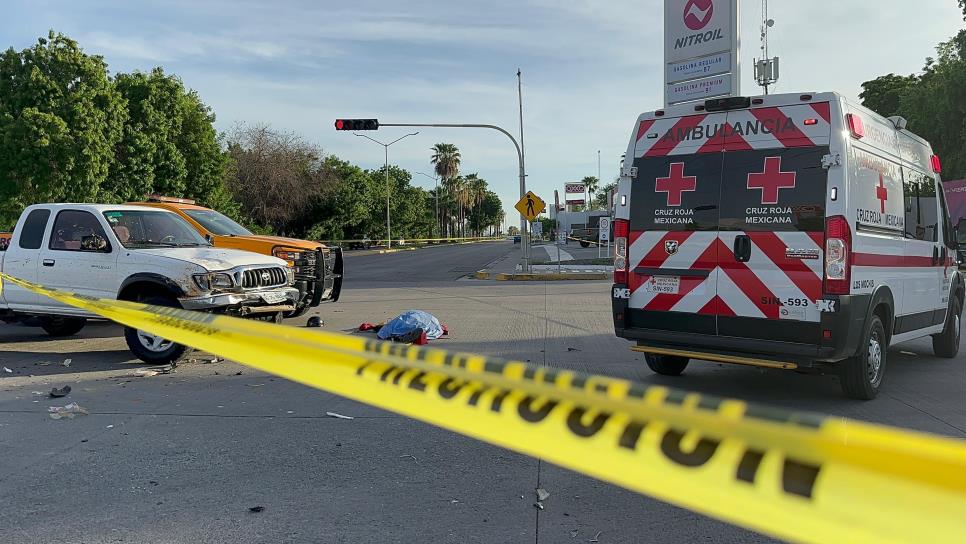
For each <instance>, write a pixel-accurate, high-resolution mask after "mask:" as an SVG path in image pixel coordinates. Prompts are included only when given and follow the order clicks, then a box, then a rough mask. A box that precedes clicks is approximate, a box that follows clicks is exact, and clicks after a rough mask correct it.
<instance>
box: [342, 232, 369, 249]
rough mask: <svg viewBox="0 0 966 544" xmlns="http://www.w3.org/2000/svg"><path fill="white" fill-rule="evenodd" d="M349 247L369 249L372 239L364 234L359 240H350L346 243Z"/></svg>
mask: <svg viewBox="0 0 966 544" xmlns="http://www.w3.org/2000/svg"><path fill="white" fill-rule="evenodd" d="M348 246H349V249H369V248H371V247H372V239H370V238H369V236H368V235H364V236H363V237H362V239H361V240H352V241H351V242H349V244H348Z"/></svg>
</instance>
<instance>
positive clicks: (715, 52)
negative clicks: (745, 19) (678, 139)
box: [664, 0, 739, 106]
mask: <svg viewBox="0 0 966 544" xmlns="http://www.w3.org/2000/svg"><path fill="white" fill-rule="evenodd" d="M664 67H665V73H664V83H665V94H664V102H665V106H668V105H672V104H679V103H681V102H687V101H690V100H703V99H705V98H711V97H714V96H729V95H738V94H739V90H738V80H739V77H738V0H664ZM709 76H722V77H718V78H716V79H715V80H714V81H713V82H711V84H710V85H709V83H708V82H704V83H702V84H701V85H699V86H697V87H696V86H682V85H680V83H682V82H688V81H692V80H696V79H699V78H708V77H709ZM683 89H690V90H691V91H692V92H682V90H683ZM697 89H700V92H693V91H695V90H697Z"/></svg>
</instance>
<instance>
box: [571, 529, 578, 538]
mask: <svg viewBox="0 0 966 544" xmlns="http://www.w3.org/2000/svg"><path fill="white" fill-rule="evenodd" d="M570 538H577V529H573V530H572V531H570Z"/></svg>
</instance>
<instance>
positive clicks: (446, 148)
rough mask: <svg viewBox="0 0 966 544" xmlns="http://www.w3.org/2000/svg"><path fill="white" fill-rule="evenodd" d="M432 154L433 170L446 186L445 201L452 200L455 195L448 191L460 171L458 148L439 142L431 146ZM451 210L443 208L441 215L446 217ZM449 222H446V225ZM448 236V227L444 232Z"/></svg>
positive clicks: (430, 160)
mask: <svg viewBox="0 0 966 544" xmlns="http://www.w3.org/2000/svg"><path fill="white" fill-rule="evenodd" d="M432 151H433V155H432V156H431V157H430V159H429V162H430V164H432V165H433V170H434V171H435V172H436V175H437V176H439V179H440V180H441V181H442V184H443V187H446V189H447V191H448V193H449V194H448V195H447V197H448V198H447V199H446V200H447V201H450V200H453V197H454V196H455V195H454V193H452V192H451V191H450V189H451V185H452V180H453V178H455V177H456V176H458V175H459V173H460V150H459V148H457V147H456V146H455V145H453V144H447V143H439V144H436V145H434V146H433V147H432ZM450 213H451V210H450V209H449V207H448V203H447V208H446V209H445V210H444V213H443V215H444V216H446V217H448V216H449V215H450ZM448 225H449V222H447V226H448ZM446 234H447V236H449V229H448V228H447V232H446Z"/></svg>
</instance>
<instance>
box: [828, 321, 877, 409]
mask: <svg viewBox="0 0 966 544" xmlns="http://www.w3.org/2000/svg"><path fill="white" fill-rule="evenodd" d="M862 338H863V340H864V341H863V343H862V346H863V347H862V348H860V350H859V353H857V354H856V355H855V356H854V357H849V358H848V359H846V360H844V361H842V369H841V376H840V379H841V381H842V391H843V392H844V393H845V396H847V397H849V398H853V399H858V400H872V399H874V398H875V396H876V395H877V394H878V393H879V388H880V387H881V386H882V376H883V375H884V374H885V368H886V359H887V354H888V348H889V344H888V340H887V339H886V334H885V327H883V326H882V320H881V319H880V318H879V316H878V315H874V314H873V315H872V317H871V318H870V319H869V321H868V323H867V324H866V327H865V334H864V335H863V336H862Z"/></svg>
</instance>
